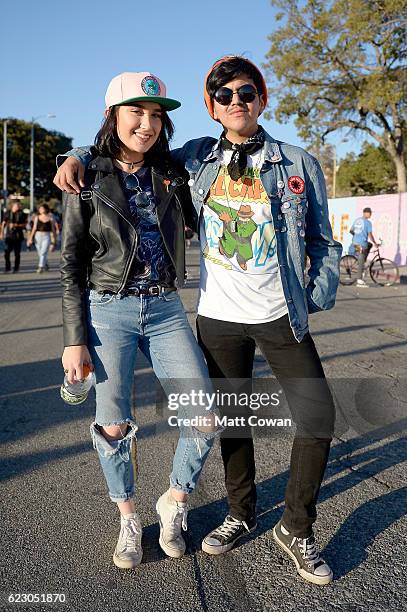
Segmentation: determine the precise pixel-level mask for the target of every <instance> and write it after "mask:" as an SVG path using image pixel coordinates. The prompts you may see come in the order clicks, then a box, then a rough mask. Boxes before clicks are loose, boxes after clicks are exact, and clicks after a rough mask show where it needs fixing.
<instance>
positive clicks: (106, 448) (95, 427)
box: [90, 419, 138, 461]
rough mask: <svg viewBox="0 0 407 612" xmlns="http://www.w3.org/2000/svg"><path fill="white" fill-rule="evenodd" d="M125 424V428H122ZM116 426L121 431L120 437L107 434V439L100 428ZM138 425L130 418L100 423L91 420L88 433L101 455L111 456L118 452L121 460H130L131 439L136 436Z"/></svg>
mask: <svg viewBox="0 0 407 612" xmlns="http://www.w3.org/2000/svg"><path fill="white" fill-rule="evenodd" d="M123 425H125V426H126V427H125V429H124V428H123ZM111 426H118V427H119V430H120V431H121V432H122V434H123V435H122V437H120V438H116V439H114V438H113V436H109V438H110V439H109V440H108V439H107V438H106V437H105V435H104V432H103V430H102V428H103V427H111ZM137 431H138V426H137V424H136V422H135V421H133V420H132V419H126V420H125V421H122V422H121V423H109V424H104V425H100V424H98V423H96V421H95V422H93V423H92V424H91V426H90V434H91V437H92V442H93V448H94V449H95V450H97V452H98V453H99V454H100V455H102V456H103V457H111V456H112V455H115V454H116V453H119V454H120V456H121V458H122V459H123V461H129V460H130V451H131V446H132V442H133V440H134V439H135V438H136V433H137Z"/></svg>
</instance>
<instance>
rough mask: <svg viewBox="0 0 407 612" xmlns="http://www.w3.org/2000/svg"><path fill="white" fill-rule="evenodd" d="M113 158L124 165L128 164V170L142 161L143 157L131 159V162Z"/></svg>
mask: <svg viewBox="0 0 407 612" xmlns="http://www.w3.org/2000/svg"><path fill="white" fill-rule="evenodd" d="M115 159H116V161H118V162H120V163H121V164H126V166H129V169H130V170H133V168H134V166H138V165H139V164H142V163H144V157H143V158H142V159H139V160H138V161H132V162H126V161H123V160H122V159H117V158H115Z"/></svg>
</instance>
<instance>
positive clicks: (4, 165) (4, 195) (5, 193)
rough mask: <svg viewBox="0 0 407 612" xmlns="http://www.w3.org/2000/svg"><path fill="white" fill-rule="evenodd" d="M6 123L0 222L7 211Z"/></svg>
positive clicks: (5, 123)
mask: <svg viewBox="0 0 407 612" xmlns="http://www.w3.org/2000/svg"><path fill="white" fill-rule="evenodd" d="M7 122H8V119H4V121H3V208H2V210H1V220H2V221H3V213H4V212H5V211H6V210H7V198H8V191H7Z"/></svg>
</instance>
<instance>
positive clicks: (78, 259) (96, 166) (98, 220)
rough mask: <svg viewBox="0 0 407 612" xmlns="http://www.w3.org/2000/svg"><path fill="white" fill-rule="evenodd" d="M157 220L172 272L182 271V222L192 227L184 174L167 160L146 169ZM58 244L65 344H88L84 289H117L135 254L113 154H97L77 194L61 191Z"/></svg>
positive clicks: (179, 279)
mask: <svg viewBox="0 0 407 612" xmlns="http://www.w3.org/2000/svg"><path fill="white" fill-rule="evenodd" d="M151 176H152V184H153V191H154V195H155V197H156V201H157V219H158V226H159V229H160V232H161V235H162V238H163V242H164V246H165V248H166V250H167V252H168V255H169V256H170V259H171V261H172V263H173V265H174V268H175V271H176V275H177V286H178V287H182V285H183V284H184V280H185V277H186V270H185V240H184V227H185V225H188V226H189V227H191V228H193V229H196V225H197V219H196V213H195V209H194V207H193V205H192V202H191V196H190V191H189V187H188V185H187V180H188V176H187V177H185V175H183V174H182V171H179V170H178V169H177V168H176V167H175V166H174V165H172V164H171V162H168V163H167V164H166V165H165V166H164V165H163V167H160V168H158V167H154V168H152V169H151ZM62 201H63V215H64V216H63V230H62V247H61V251H62V252H61V277H62V291H63V293H62V311H63V322H64V345H65V346H73V345H80V344H87V323H86V307H85V290H86V288H87V287H90V288H93V289H96V290H97V291H103V290H106V291H111V292H112V293H119V292H120V291H122V290H123V288H124V286H125V284H126V281H127V277H128V274H129V271H130V269H131V265H132V263H133V260H134V258H135V256H136V250H137V241H138V236H137V232H136V229H135V226H134V222H133V220H132V217H131V214H130V209H129V204H128V201H127V199H126V197H125V195H124V193H123V189H122V187H121V184H120V179H119V177H118V174H117V172H115V169H114V166H113V163H112V160H111V159H110V158H107V157H97V158H96V159H94V160H92V162H91V163H90V165H89V168H88V171H87V173H86V175H85V188H84V189H82V191H81V193H80V195H71V194H67V193H64V194H63V200H62Z"/></svg>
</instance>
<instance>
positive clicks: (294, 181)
mask: <svg viewBox="0 0 407 612" xmlns="http://www.w3.org/2000/svg"><path fill="white" fill-rule="evenodd" d="M288 187H289V188H290V189H291V191H292V192H293V193H302V192H303V191H304V188H305V183H304V181H303V180H302V178H301V177H300V176H290V178H289V179H288Z"/></svg>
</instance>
